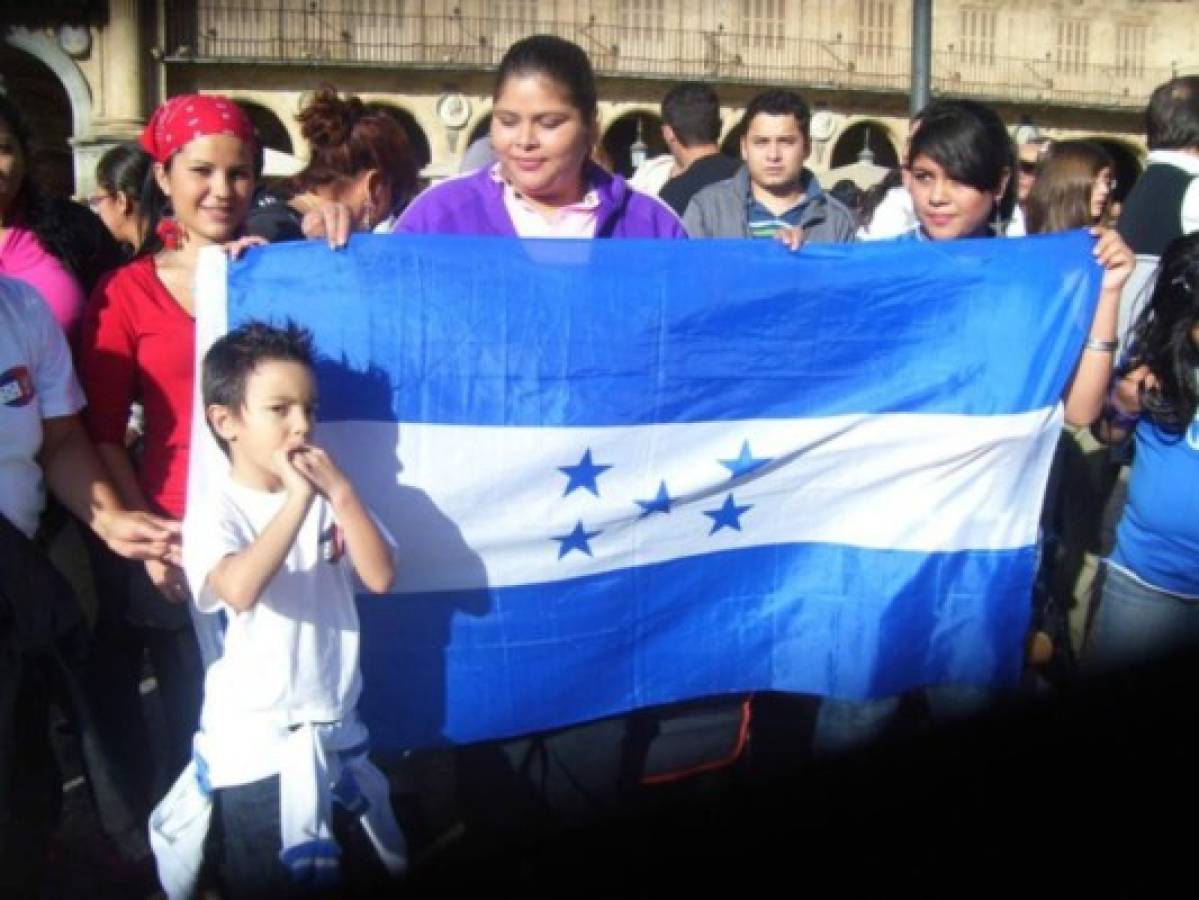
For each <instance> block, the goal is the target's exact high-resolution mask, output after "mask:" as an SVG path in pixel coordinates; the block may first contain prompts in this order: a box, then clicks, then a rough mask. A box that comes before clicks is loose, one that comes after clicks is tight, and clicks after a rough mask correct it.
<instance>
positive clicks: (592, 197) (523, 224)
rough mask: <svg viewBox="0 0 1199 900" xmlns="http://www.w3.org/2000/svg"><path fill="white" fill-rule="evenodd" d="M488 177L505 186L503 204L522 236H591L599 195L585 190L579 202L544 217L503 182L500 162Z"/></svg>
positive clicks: (593, 232)
mask: <svg viewBox="0 0 1199 900" xmlns="http://www.w3.org/2000/svg"><path fill="white" fill-rule="evenodd" d="M491 177H492V178H493V179H494V180H495V181H497V182H499V183H501V184H503V185H504V207H505V208H506V209H507V210H508V215H509V216H510V217H511V218H512V227H513V228H514V229H515V230H516V233H517V234H518V235H520V236H521V237H522V238H593V237H595V226H596V222H597V221H598V216H597V214H598V212H599V194H598V193H597V192H596V191H595V190H594V189H592V190H590V191H588V192H587V196H585V197H584V198H583V199H582V200H580V201H579V202H578V203H572V204H570V205H569V206H564V207H562V208H561V209H559V210H558V211H557V212H555V213H554V215H553V216H552V217H551V216H546V215H544V214H543V213H542V212H540V211H539V210H537V209H536V208H535V207H534V206H533V205H532V204H531V203H529V201H527V200H526V199H525V198H524V197H522V196H521V195H520V193H519V192H518V191H517V190H516V189H515V188H514V187H512V185H510V184H508V182H506V181H504V176H503V175H501V174H500V164H499V163H496V164H495V165H494V166H492V167H491Z"/></svg>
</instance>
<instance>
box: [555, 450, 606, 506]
mask: <svg viewBox="0 0 1199 900" xmlns="http://www.w3.org/2000/svg"><path fill="white" fill-rule="evenodd" d="M610 468H612V467H611V466H597V465H596V464H595V463H593V462H592V461H591V448H590V447H588V448H587V452H586V453H584V454H583V458H582V459H580V460H579V464H578V465H577V466H558V471H559V472H561V473H562V474H564V475H565V476H566V490H564V491H563V492H562V496H563V497H565V496H566V495H567V494H569V493H570V492H571V491H574V490H577V489H578V488H587V490H589V491H591V493H593V494H595V496H597V497H598V496H599V487H598V486H597V485H596V483H595V479H596V478H598V477H599V476H600V475H602V474H603V473H604V472H607V471H608V470H609V469H610Z"/></svg>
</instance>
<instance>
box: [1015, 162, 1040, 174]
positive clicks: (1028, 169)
mask: <svg viewBox="0 0 1199 900" xmlns="http://www.w3.org/2000/svg"><path fill="white" fill-rule="evenodd" d="M1019 163H1020V174H1021V175H1036V174H1037V162H1036V160H1033V161H1032V162H1029V161H1028V160H1027V159H1022V160H1020V161H1019Z"/></svg>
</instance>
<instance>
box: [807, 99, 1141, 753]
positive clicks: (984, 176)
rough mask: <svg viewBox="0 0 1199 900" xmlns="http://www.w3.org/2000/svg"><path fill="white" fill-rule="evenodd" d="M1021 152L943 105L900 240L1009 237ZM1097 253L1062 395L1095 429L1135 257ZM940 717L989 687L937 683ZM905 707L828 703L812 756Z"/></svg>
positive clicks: (923, 145) (966, 706)
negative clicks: (1085, 320) (1085, 333)
mask: <svg viewBox="0 0 1199 900" xmlns="http://www.w3.org/2000/svg"><path fill="white" fill-rule="evenodd" d="M1013 160H1014V154H1013V152H1012V144H1011V139H1010V138H1009V137H1008V133H1007V129H1006V128H1005V127H1004V125H1003V122H1002V120H1000V118H999V116H998V115H996V114H995V112H994V111H993V110H992V109H990V108H989V107H987V106H984V105H983V104H981V103H975V102H973V101H969V100H950V101H936V102H935V103H934V104H932V105H931V106H930V109H929V111H928V112H927V113H926V114H924V115H922V116H921V117H920V127H919V128H918V129H917V131H916V133H915V135H913V137H912V141H911V147H910V150H909V162H908V169H909V179H908V182H909V189H910V191H911V195H912V205H913V208H914V210H915V212H916V219H917V223H918V224H917V225H916V227H915V228H913V229H912V230H911V231H910V232H908V233H907V234H905V235H902V236H901V237H900V238H898V240H915V241H951V240H959V239H963V238H987V237H991V236H994V235H996V234H1001V233H1002V226H1003V223H1004V222H1005V221H1006V220H1007V218H1008V216H1009V215H1010V213H1011V210H1012V207H1013V205H1014V204H1015V191H1014V189H1013V186H1012V171H1013ZM1096 233H1097V234H1098V237H1099V240H1098V241H1097V242H1096V244H1095V246H1094V248H1093V250H1092V253H1093V254H1094V256H1095V260H1096V262H1097V263H1098V264H1099V265H1102V266H1103V267H1104V274H1103V282H1102V285H1101V287H1100V297H1099V307H1098V309H1097V310H1096V312H1095V317H1094V319H1093V320H1092V322H1091V329H1090V332H1089V337H1088V339H1087V341H1086V344H1085V345H1084V349H1083V352H1082V357H1081V359H1080V360H1079V362H1078V366H1077V368H1076V369H1075V371H1074V376H1073V378H1072V379H1071V381H1070V383H1069V385H1068V386H1067V388H1066V392H1065V394H1064V396H1063V397H1062V402H1063V406H1064V411H1065V421H1066V422H1067V423H1069V424H1072V425H1089V424H1091V423H1092V422H1094V421H1095V420H1096V419H1097V418H1098V417H1099V414H1100V412H1101V411H1102V408H1103V397H1104V393H1105V391H1106V388H1107V383H1108V379H1109V378H1110V377H1111V371H1112V355H1113V354H1114V352H1115V349H1116V341H1115V334H1116V314H1117V310H1118V308H1119V303H1120V292H1121V290H1122V289H1123V287H1124V283H1125V281H1127V280H1128V276H1129V274H1130V273H1131V271H1132V263H1133V257H1132V252H1131V251H1130V250H1129V249H1128V247H1127V245H1125V244H1124V242H1123V241H1122V240H1121V239H1120V236H1119V235H1118V234H1116V232H1114V231H1110V230H1097V231H1096ZM925 696H926V699H927V701H928V706H929V708H930V711H931V712H932V713H933V714H934V715H937V716H943V717H951V716H955V715H965V714H970V713H974V712H977V711H979V710H980V709H982V708H984V707H985V706H986V704H987V703H988V702H989V700H990V698H991V692H990V691H988V690H987V689H985V688H978V687H973V686H970V685H953V684H950V685H935V686H932V687H929V688H927V689H926V690H925ZM898 710H899V698H898V697H883V698H879V699H876V700H868V701H864V702H855V701H847V700H825V701H824V702H823V703H822V704H821V709H820V712H819V714H818V716H817V721H816V728H815V733H814V735H813V747H814V750H815V751H816V752H817V753H818V754H821V755H830V754H835V753H838V752H841V751H845V750H849V749H851V748H853V747H856V746H860V745H862V744H865V743H869V742H870V741H872V740H874V739H876V738H878V737H880V736H881V735H882V734H883V733H885V731H886V730H887V729H888V728H889V727H890V726H891V724H892V722H893V721H894V719H895V718H896V716H897V714H898Z"/></svg>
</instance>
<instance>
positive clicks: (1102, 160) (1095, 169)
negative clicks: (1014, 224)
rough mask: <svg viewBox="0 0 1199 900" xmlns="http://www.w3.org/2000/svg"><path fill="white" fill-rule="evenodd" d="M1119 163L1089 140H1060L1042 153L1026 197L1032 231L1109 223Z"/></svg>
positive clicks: (1032, 232) (1025, 212)
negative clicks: (1030, 188) (1117, 164)
mask: <svg viewBox="0 0 1199 900" xmlns="http://www.w3.org/2000/svg"><path fill="white" fill-rule="evenodd" d="M1115 171H1116V164H1115V163H1114V162H1113V161H1112V158H1111V156H1110V155H1109V154H1108V152H1107V151H1106V150H1104V149H1103V148H1102V147H1100V146H1099V145H1098V144H1093V143H1091V142H1090V141H1061V142H1059V143H1055V144H1054V145H1053V148H1052V149H1051V150H1050V151H1049V152H1048V153H1047V154H1045V155H1044V156H1043V157H1041V161H1040V163H1039V164H1038V166H1037V180H1036V181H1035V182H1034V183H1033V186H1032V190H1031V191H1029V193H1028V200H1027V201H1025V210H1024V218H1025V224H1026V226H1027V229H1028V233H1029V234H1048V233H1050V232H1054V231H1067V230H1069V229H1071V228H1089V227H1091V226H1093V225H1108V224H1110V222H1109V221H1108V220H1109V219H1110V218H1111V211H1112V210H1111V202H1112V191H1113V190H1114V189H1115V186H1116V182H1115V179H1114V177H1113V176H1114V174H1115Z"/></svg>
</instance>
